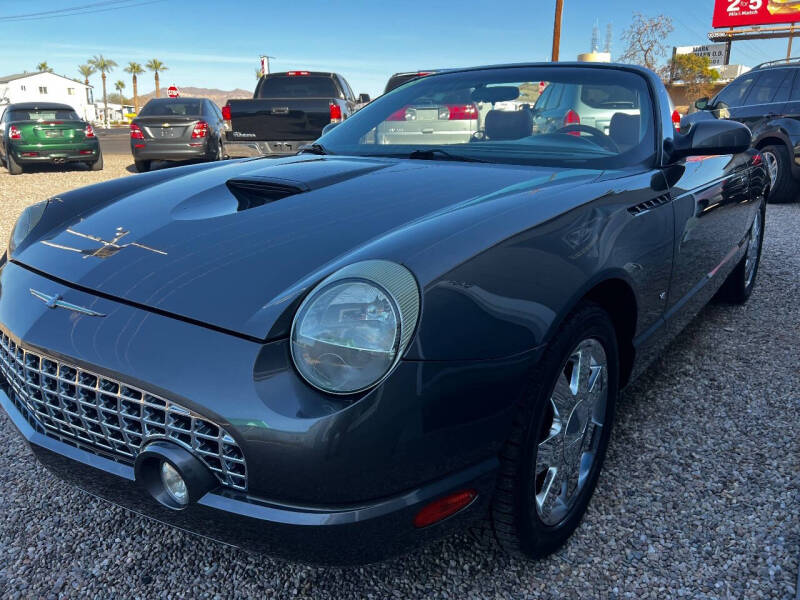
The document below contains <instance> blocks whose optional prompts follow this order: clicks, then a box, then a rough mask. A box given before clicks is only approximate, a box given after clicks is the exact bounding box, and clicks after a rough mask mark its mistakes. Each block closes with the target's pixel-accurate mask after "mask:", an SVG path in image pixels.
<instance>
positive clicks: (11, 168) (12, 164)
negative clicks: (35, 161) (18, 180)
mask: <svg viewBox="0 0 800 600" xmlns="http://www.w3.org/2000/svg"><path fill="white" fill-rule="evenodd" d="M6 168H7V169H8V174H9V175H21V174H22V171H23V170H24V169H23V168H22V165H21V164H19V163H18V162H17V161H15V160H14V156H13V155H12V154H11V153H10V152H9V151H8V150H7V149H6Z"/></svg>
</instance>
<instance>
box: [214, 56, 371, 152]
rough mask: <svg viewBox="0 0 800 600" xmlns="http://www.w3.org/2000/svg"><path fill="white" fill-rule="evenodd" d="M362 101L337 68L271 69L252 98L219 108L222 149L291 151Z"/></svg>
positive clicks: (231, 150) (363, 96)
mask: <svg viewBox="0 0 800 600" xmlns="http://www.w3.org/2000/svg"><path fill="white" fill-rule="evenodd" d="M365 102H369V96H368V95H367V94H360V95H359V96H358V97H356V96H355V95H354V94H353V91H352V89H351V88H350V85H349V84H348V83H347V81H346V80H345V78H344V77H342V76H341V75H339V74H337V73H320V72H315V71H288V72H286V73H270V74H269V75H265V76H263V77H261V79H259V80H258V85H256V91H255V93H254V94H253V98H252V99H250V100H228V103H227V104H226V105H225V106H224V107H223V108H222V116H223V118H224V119H225V129H226V131H225V137H224V140H223V145H224V151H225V155H226V156H229V157H231V158H236V157H243V156H261V155H271V156H281V155H289V154H295V153H297V150H298V148H299V147H300V146H302V145H304V144H310V143H312V142H313V141H314V140H316V139H317V138H318V137H319V136H320V135H321V134H322V128H323V127H325V126H326V125H327V124H329V123H338V122H340V121H343V120H344V119H346V118H347V117H349V116H350V115H352V114H353V113H354V112H355V111H356V110H357V109H358V107H360V106H361V105H362V104H364V103H365Z"/></svg>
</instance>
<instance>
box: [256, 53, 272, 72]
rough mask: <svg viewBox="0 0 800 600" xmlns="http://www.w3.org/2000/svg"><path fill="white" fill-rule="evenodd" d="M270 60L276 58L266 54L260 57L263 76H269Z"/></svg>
mask: <svg viewBox="0 0 800 600" xmlns="http://www.w3.org/2000/svg"><path fill="white" fill-rule="evenodd" d="M270 58H275V57H274V56H267V55H265V54H262V55H261V56H259V62H260V64H261V75H262V76H264V75H269V59H270Z"/></svg>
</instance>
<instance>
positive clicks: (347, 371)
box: [0, 64, 768, 563]
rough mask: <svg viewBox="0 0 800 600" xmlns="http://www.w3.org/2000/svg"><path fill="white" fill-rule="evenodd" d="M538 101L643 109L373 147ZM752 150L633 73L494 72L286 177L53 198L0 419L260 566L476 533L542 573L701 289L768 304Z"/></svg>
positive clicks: (23, 225) (342, 137) (380, 102)
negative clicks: (409, 125)
mask: <svg viewBox="0 0 800 600" xmlns="http://www.w3.org/2000/svg"><path fill="white" fill-rule="evenodd" d="M540 81H544V82H549V83H551V84H552V83H562V84H569V85H598V84H599V83H601V82H602V84H603V85H614V86H618V87H619V88H621V89H624V90H627V92H628V95H629V97H631V98H634V99H635V105H636V106H637V107H639V108H640V110H639V112H638V113H637V114H635V115H631V114H628V113H627V112H624V111H625V110H626V109H625V108H622V109H621V110H622V111H623V112H621V113H620V114H621V115H622V116H619V115H615V116H614V118H612V119H611V122H610V125H609V127H610V130H609V133H608V134H606V133H604V132H603V131H602V130H600V129H592V130H591V131H588V132H586V133H587V135H581V136H575V135H572V133H574V130H573V129H572V128H571V127H564V128H563V129H560V130H556V131H553V132H550V133H537V134H535V133H533V132H532V118H531V115H530V111H527V110H513V111H511V110H509V111H504V110H500V109H498V108H493V109H490V110H489V111H488V112H487V115H486V119H485V129H484V135H483V136H481V137H480V138H472V139H470V140H468V141H455V140H453V141H450V142H448V143H444V142H443V143H441V144H439V145H432V146H431V145H428V146H422V147H418V146H415V145H406V144H398V143H388V142H385V141H384V142H380V143H375V142H374V136H373V138H372V140H370V139H369V138H370V134H371V132H374V130H375V129H376V128H377V127H379V126H380V125H381V124H382V123H385V122H386V121H387V120H389V119H390V118H391V117H392V115H395V114H397V112H398V111H400V110H401V109H403V108H404V107H407V106H417V105H421V104H422V101H423V100H424V99H427V98H431V97H436V96H438V95H442V94H445V93H448V94H450V93H452V94H457V95H458V96H459V97H460V98H462V99H463V100H464V101H469V102H471V103H475V104H481V105H489V106H492V105H495V106H497V105H499V104H500V103H508V102H510V103H513V102H514V99H515V98H518V97H519V96H520V94H521V92H520V89H521V87H523V86H529V85H530V84H529V82H540ZM526 82H527V83H526ZM623 134H624V135H623ZM617 139H619V140H625V141H624V143H622V142H621V143H620V144H617V142H615V141H614V140H617ZM749 143H750V132H749V131H748V129H747V127H745V126H744V125H742V124H740V123H735V122H730V121H722V120H719V121H716V120H706V121H700V122H697V123H695V124H693V125H692V126H691V127H690V128H688V129H687V130H686V131H685V132H676V131H675V130H674V128H673V126H672V120H671V111H670V104H669V97H668V95H667V92H666V90H665V89H664V86H663V85H662V83H661V81H660V80H659V79H658V77H657V76H656V75H655V74H654V73H652V72H650V71H648V70H646V69H642V68H638V67H632V66H623V65H600V64H574V65H569V64H528V65H512V66H501V67H481V68H474V69H461V70H455V71H448V72H446V73H439V74H436V75H431V76H429V77H425V78H421V79H419V80H417V81H414V82H410V83H408V84H406V85H404V86H401V87H399V88H397V89H396V90H394V91H393V92H390V93H389V94H386V95H384V96H382V97H381V98H378V99H377V100H375V101H374V102H372V103H370V104H369V105H368V106H366V107H365V108H363V109H362V110H361V111H359V112H357V113H356V114H354V115H353V116H351V117H350V118H349V119H348V120H347V121H345V122H343V123H341V124H339V125H337V126H336V127H334V128H332V129H330V130H329V131H328V132H327V133H326V134H325V135H323V136H322V137H321V138H320V139H319V140H318V141H317V143H315V144H313V145H310V146H309V147H308V148H307V149H306V150H305V151H304V153H302V154H300V155H297V156H293V157H286V158H281V159H276V160H244V161H232V162H226V163H224V164H208V165H203V164H198V165H191V166H186V167H181V168H178V169H172V170H168V171H163V170H162V171H157V172H153V173H149V174H145V175H141V176H138V177H128V178H123V179H118V180H114V181H109V182H106V183H102V184H98V185H94V186H92V187H89V188H84V189H78V190H74V191H71V192H67V193H65V194H60V195H59V197H58V199H57V201H56V200H51V201H44V202H42V203H39V204H36V205H33V206H31V207H29V208H28V209H26V210H25V212H24V213H23V214H22V216H21V217H20V218H19V221H18V222H17V224H16V226H15V228H14V231H13V234H12V237H11V240H10V243H9V249H8V252H7V254H6V256H5V258H4V259H3V261H2V263H0V265H1V266H0V373H2V386H3V388H2V389H3V391H2V392H0V405H2V407H3V408H4V409H5V411H6V412H7V413H8V415H9V416H10V418H11V420H12V422H13V423H14V424H15V425H16V426H17V428H18V429H19V430H20V432H21V434H22V435H23V436H24V438H25V439H27V440H28V442H29V444H30V446H31V448H32V450H33V452H34V453H35V454H36V456H37V457H38V458H39V459H40V460H41V461H42V462H43V463H44V464H45V465H46V466H47V467H48V468H49V469H51V470H52V471H53V472H54V473H56V474H57V475H59V476H60V477H63V478H65V479H67V480H69V481H71V482H73V483H75V484H77V485H79V486H81V487H83V488H85V489H87V490H89V491H91V492H92V493H93V494H94V495H96V496H99V497H102V498H106V499H108V500H110V501H112V502H115V503H118V504H120V505H122V506H125V507H127V508H129V509H132V510H133V511H135V512H136V513H137V514H140V515H141V514H144V515H148V516H150V517H153V518H155V519H159V520H161V521H164V522H167V523H171V524H173V525H175V526H177V527H180V528H182V529H185V530H189V531H194V532H198V533H201V534H203V535H205V536H208V537H212V538H216V539H219V540H223V541H225V542H227V543H230V544H234V545H237V546H241V547H244V548H248V549H251V550H255V551H261V552H267V553H272V554H279V555H282V556H284V557H288V558H291V559H295V560H302V561H312V562H326V563H364V562H370V561H375V560H379V559H382V558H384V557H386V556H390V555H392V554H394V553H396V552H400V551H404V550H407V549H409V548H413V547H414V546H415V545H417V544H419V543H422V542H425V541H428V540H431V539H434V538H437V537H439V536H441V535H444V534H445V533H447V532H450V531H453V530H454V529H457V528H459V527H463V526H466V525H470V524H474V523H476V522H481V523H486V522H487V521H485V519H486V518H487V517H488V524H489V527H488V528H487V529H486V531H487V532H489V533H488V535H489V537H490V538H491V539H492V540H494V542H495V543H496V544H498V545H499V546H500V547H501V548H503V549H504V550H506V551H508V552H510V553H514V554H518V555H521V556H523V557H528V558H536V557H541V556H545V555H547V554H549V553H551V552H553V551H554V550H556V549H557V548H559V547H560V546H561V545H562V544H563V543H564V542H565V541H566V540H567V538H568V537H569V536H570V534H571V533H572V531H573V530H574V529H575V528H576V527H577V526H578V523H579V522H580V520H581V518H582V516H583V515H584V513H585V512H586V508H587V505H588V504H589V501H590V498H591V496H592V493H593V490H594V488H595V485H596V483H597V480H598V477H599V476H600V471H601V468H602V465H603V460H604V457H605V453H606V448H607V447H608V444H609V439H610V435H611V427H612V424H613V422H614V410H615V402H616V399H617V396H618V394H619V391H620V390H621V389H622V388H624V387H625V386H627V385H628V384H629V383H630V382H631V381H633V380H634V379H635V378H636V377H637V376H638V375H639V374H640V373H642V371H643V370H644V369H645V367H647V366H648V365H649V364H650V363H651V362H652V361H653V359H654V358H655V357H656V356H657V355H658V353H659V352H660V351H661V350H662V349H663V348H664V347H665V345H666V344H667V343H668V342H669V341H670V339H672V338H673V337H674V336H676V335H677V334H678V333H679V332H680V331H681V329H682V328H683V327H684V326H685V325H686V324H687V323H688V322H689V320H691V319H692V318H693V317H694V316H695V315H696V314H697V313H698V311H699V310H700V309H701V308H702V307H703V306H704V305H705V304H706V302H708V300H709V299H710V298H711V297H712V296H714V295H718V296H719V297H724V298H726V299H728V300H729V301H732V302H740V303H741V302H745V301H746V300H747V298H748V297H749V296H750V293H751V292H752V290H753V287H754V285H755V281H756V276H757V273H758V263H759V259H760V254H761V244H762V239H763V231H764V228H763V223H764V220H763V219H764V207H765V202H764V197H765V193H766V191H767V187H768V176H767V173H766V170H765V168H764V165H763V164H762V160H761V156H760V155H759V154H758V153H757V152H756V151H754V150H749V149H748V148H749ZM700 358H701V359H702V357H700ZM718 359H719V357H718V356H709V357H707V360H718ZM0 451H2V452H10V450H9V448H8V447H6V448H3V449H0ZM678 451H680V450H678ZM686 460H691V458H690V457H687V458H686ZM632 476H633V475H632ZM646 485H647V484H646V482H639V483H638V484H637V486H633V487H634V488H635V487H644V486H646ZM32 501H35V500H32Z"/></svg>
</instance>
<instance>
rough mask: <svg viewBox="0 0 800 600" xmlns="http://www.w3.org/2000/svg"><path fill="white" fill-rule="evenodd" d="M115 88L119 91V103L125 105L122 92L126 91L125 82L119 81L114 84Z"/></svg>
mask: <svg viewBox="0 0 800 600" xmlns="http://www.w3.org/2000/svg"><path fill="white" fill-rule="evenodd" d="M114 88H115V89H116V90H117V94H119V103H120V104H123V103H124V102H125V98H123V97H122V90H124V89H125V82H124V81H122V79H117V82H116V83H115V84H114Z"/></svg>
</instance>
